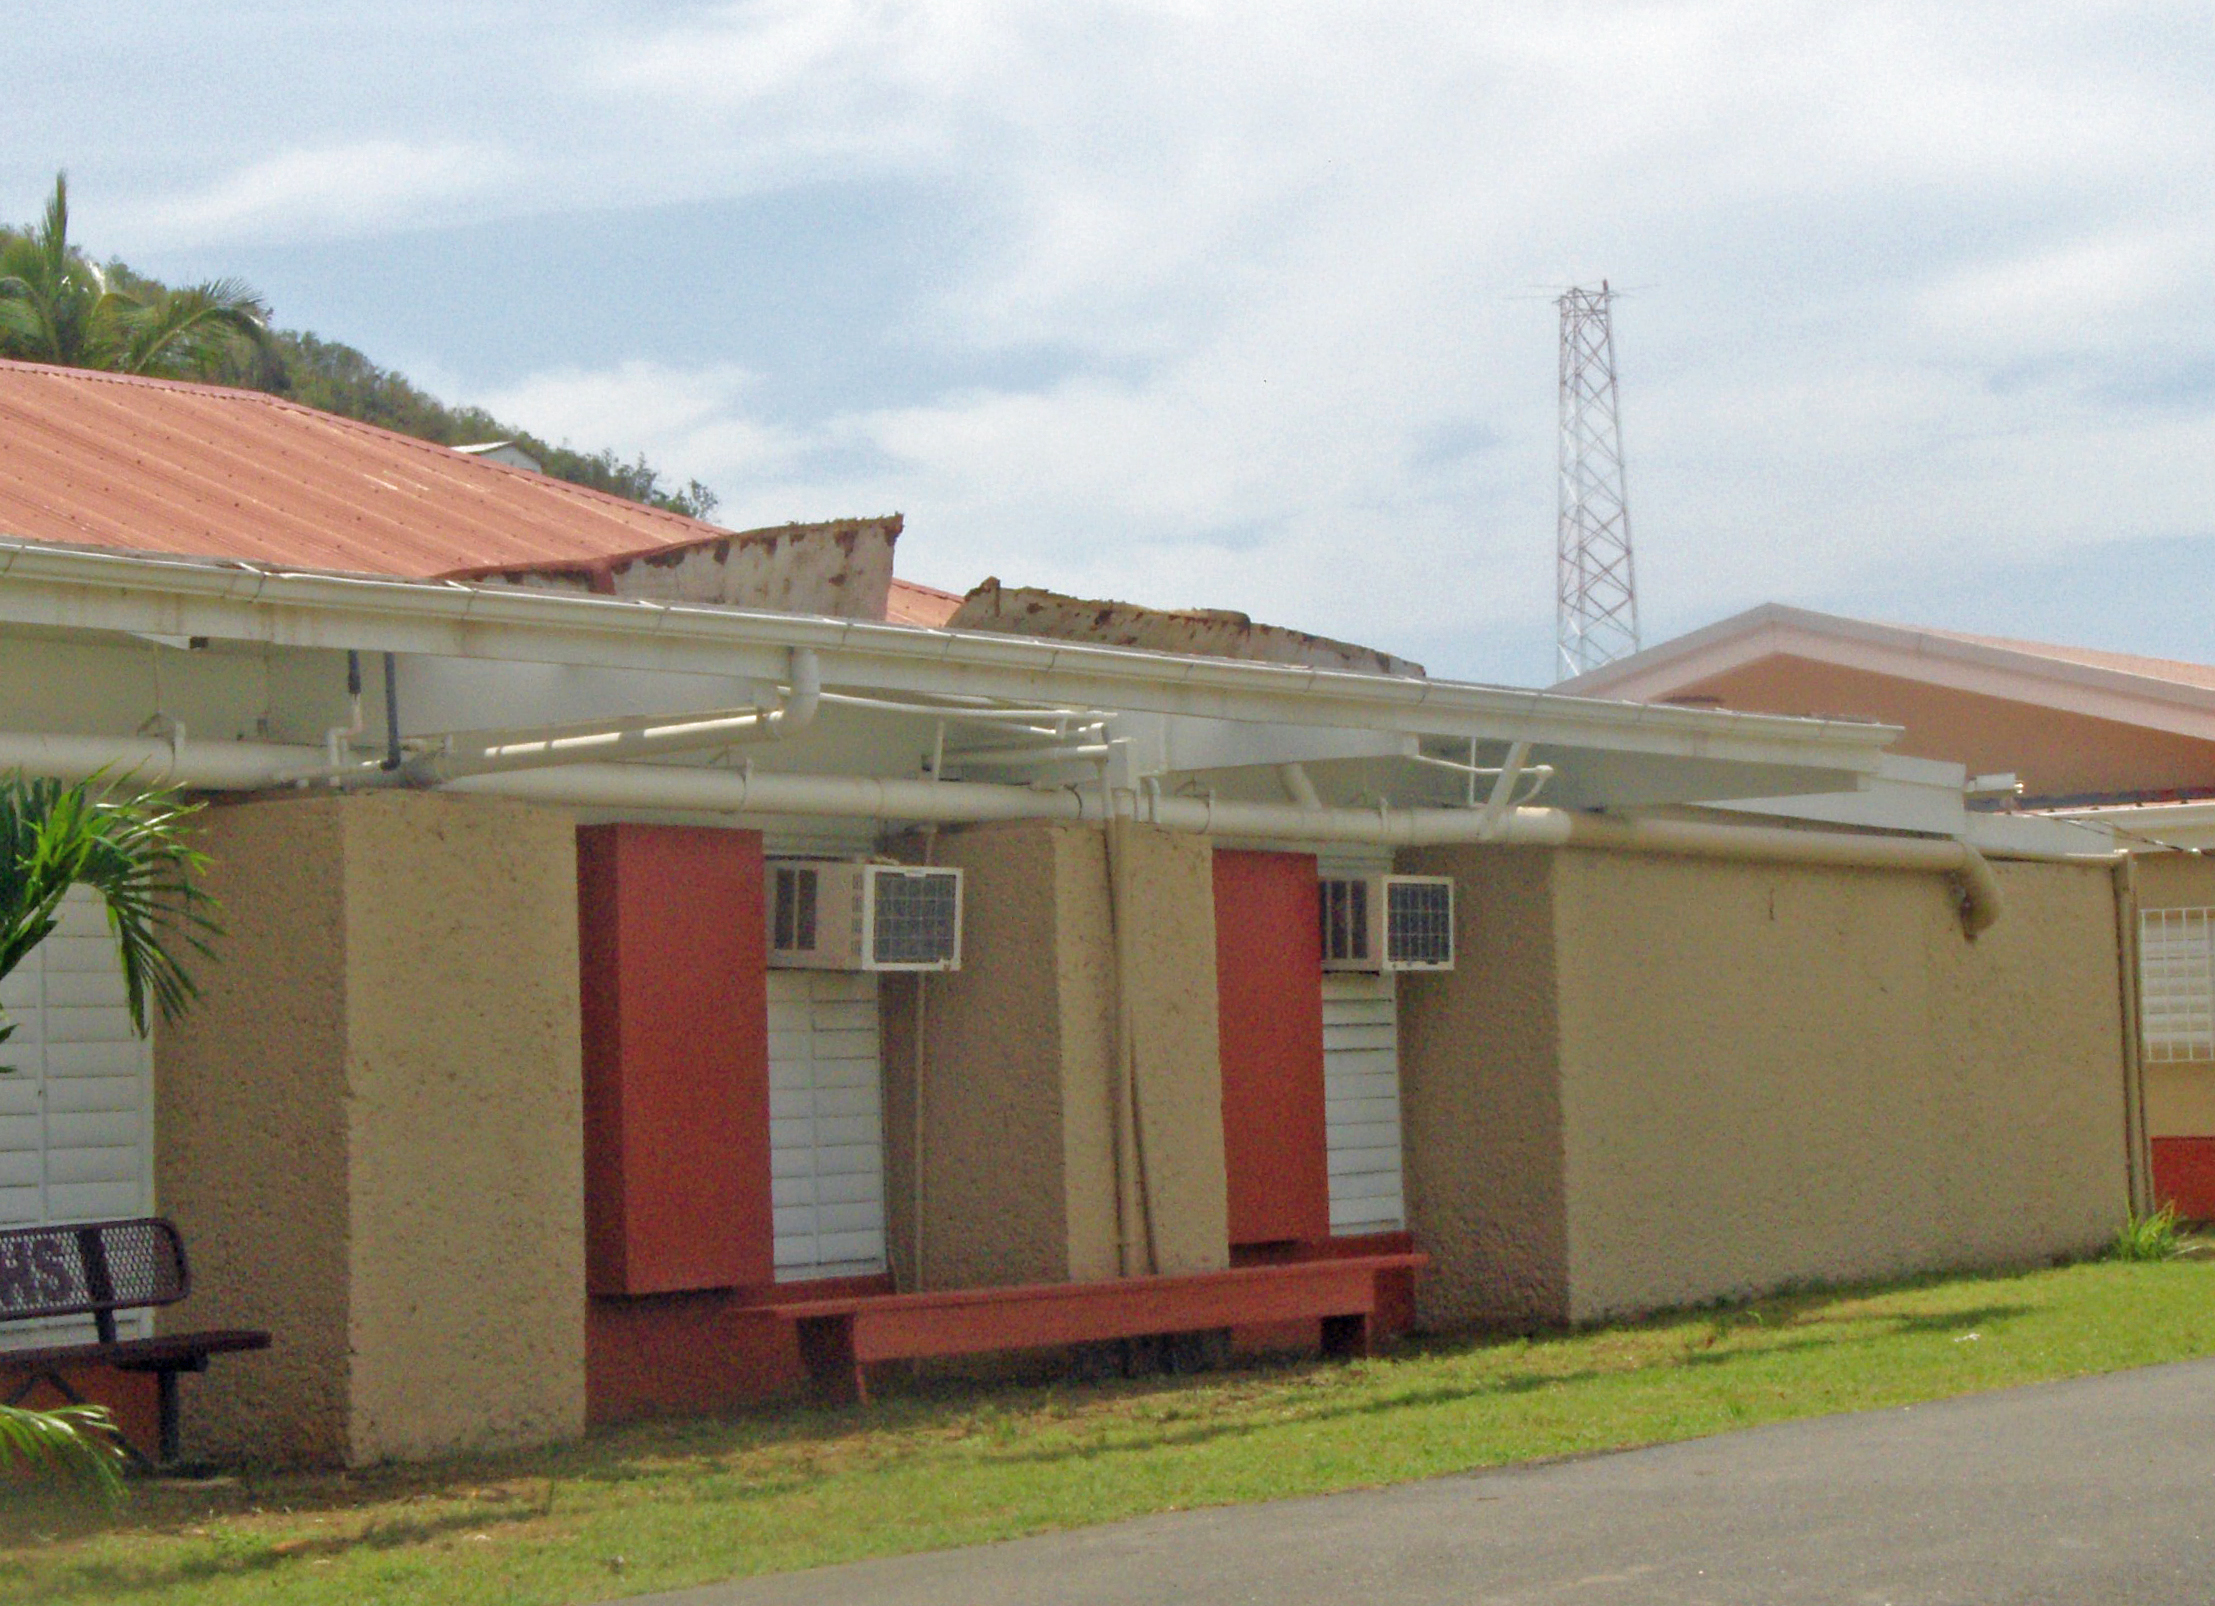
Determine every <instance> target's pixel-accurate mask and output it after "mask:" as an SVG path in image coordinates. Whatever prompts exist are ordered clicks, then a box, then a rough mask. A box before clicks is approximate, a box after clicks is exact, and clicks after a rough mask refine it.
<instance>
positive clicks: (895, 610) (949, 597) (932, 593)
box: [884, 575, 961, 630]
mask: <svg viewBox="0 0 2215 1606" xmlns="http://www.w3.org/2000/svg"><path fill="white" fill-rule="evenodd" d="M960 608H961V598H959V597H958V596H956V595H954V593H953V592H951V591H941V590H939V589H938V588H937V587H936V586H924V585H917V584H916V583H915V582H914V581H913V580H903V579H901V578H900V577H899V576H898V575H894V576H893V577H892V594H891V596H890V597H888V598H887V599H886V601H885V607H884V616H885V618H887V619H889V620H890V621H891V622H892V623H894V624H896V625H925V626H928V627H929V628H930V629H933V630H940V629H943V628H944V627H945V624H946V621H947V620H949V619H951V618H953V616H954V615H955V614H956V613H957V612H959V611H960Z"/></svg>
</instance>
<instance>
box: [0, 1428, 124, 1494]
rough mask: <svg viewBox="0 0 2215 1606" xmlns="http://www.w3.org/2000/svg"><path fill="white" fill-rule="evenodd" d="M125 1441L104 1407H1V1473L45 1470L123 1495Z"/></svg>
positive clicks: (97, 1488)
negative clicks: (20, 1469)
mask: <svg viewBox="0 0 2215 1606" xmlns="http://www.w3.org/2000/svg"><path fill="white" fill-rule="evenodd" d="M123 1460H124V1450H123V1440H122V1437H121V1435H119V1434H118V1433H117V1432H116V1428H115V1419H114V1418H113V1417H111V1416H110V1415H109V1414H108V1408H107V1407H106V1406H104V1405H65V1406H62V1407H60V1408H58V1409H56V1410H52V1411H33V1410H29V1409H26V1408H25V1407H23V1406H20V1405H0V1470H6V1469H8V1468H12V1467H46V1468H50V1469H52V1470H54V1471H57V1472H62V1473H66V1474H68V1475H69V1476H71V1477H74V1478H77V1479H78V1480H80V1481H81V1482H83V1483H84V1484H85V1485H86V1487H88V1488H91V1489H94V1490H97V1491H98V1492H99V1493H101V1494H103V1495H106V1496H108V1497H109V1498H110V1499H113V1498H114V1497H116V1496H118V1495H120V1494H121V1493H122V1492H123Z"/></svg>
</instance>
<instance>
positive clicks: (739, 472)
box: [478, 362, 798, 483]
mask: <svg viewBox="0 0 2215 1606" xmlns="http://www.w3.org/2000/svg"><path fill="white" fill-rule="evenodd" d="M748 382H749V376H748V375H747V373H746V372H745V371H744V370H743V369H740V368H736V367H733V366H729V365H721V366H717V367H713V368H705V369H697V370H691V371H682V372H680V371H677V370H673V369H669V368H665V367H662V366H660V365H659V364H655V363H649V362H627V363H624V364H622V365H621V366H620V367H617V368H615V369H612V370H607V371H603V372H597V373H595V372H588V371H586V370H583V369H577V368H564V369H557V370H554V371H552V372H549V373H543V374H537V375H533V376H532V377H531V378H529V379H526V380H524V381H523V382H521V383H520V384H516V385H512V386H509V387H507V388H505V389H501V390H497V391H494V392H492V393H491V394H489V395H485V396H482V397H480V398H479V399H478V404H479V405H480V406H482V407H484V408H485V409H486V410H487V411H488V412H490V413H492V414H493V415H494V416H495V417H497V418H500V419H503V420H505V421H506V422H508V423H510V424H513V425H515V426H516V427H518V428H521V429H527V430H529V431H531V433H532V434H534V435H537V436H538V437H539V438H540V439H542V440H550V441H552V442H553V443H555V444H556V445H569V446H576V447H578V448H580V449H583V450H598V449H599V448H600V447H602V446H612V447H613V448H614V449H615V450H616V451H617V452H618V454H619V455H621V456H625V457H629V456H632V455H634V454H636V453H638V452H641V451H647V452H649V453H650V455H651V456H653V457H654V458H655V459H656V462H657V466H659V467H662V468H664V469H669V468H676V469H677V483H682V481H683V480H684V479H685V478H686V477H689V476H691V475H695V474H701V473H703V472H704V473H706V474H712V475H714V476H716V477H718V478H720V479H722V480H724V481H725V482H726V483H729V482H731V481H734V480H742V479H750V478H758V477H760V476H762V475H765V474H770V473H775V472H778V471H779V470H780V469H781V468H782V466H783V465H784V464H785V463H786V462H787V461H788V460H789V459H790V457H791V456H792V454H793V452H794V450H795V449H796V447H797V444H798V443H797V442H795V441H793V440H792V439H791V438H790V437H788V436H786V435H785V434H783V433H782V432H780V431H778V430H775V429H771V428H768V427H766V426H764V425H762V424H759V423H756V422H753V421H751V420H749V419H748V418H747V417H746V416H745V414H744V412H743V406H744V400H745V393H746V390H747V386H748ZM679 465H700V466H699V467H690V468H686V467H679Z"/></svg>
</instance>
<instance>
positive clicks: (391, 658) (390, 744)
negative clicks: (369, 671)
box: [377, 652, 401, 773]
mask: <svg viewBox="0 0 2215 1606" xmlns="http://www.w3.org/2000/svg"><path fill="white" fill-rule="evenodd" d="M400 764H401V758H400V662H399V655H398V654H397V653H389V652H388V653H386V654H385V761H384V762H383V763H382V764H380V765H379V766H377V767H378V768H379V769H382V770H385V771H387V772H388V773H389V772H392V771H396V770H398V769H399V768H400Z"/></svg>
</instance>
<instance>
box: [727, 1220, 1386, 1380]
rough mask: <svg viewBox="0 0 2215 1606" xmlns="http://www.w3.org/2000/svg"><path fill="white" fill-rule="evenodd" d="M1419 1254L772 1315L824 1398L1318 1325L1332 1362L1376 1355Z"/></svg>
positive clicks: (859, 1300) (796, 1305)
mask: <svg viewBox="0 0 2215 1606" xmlns="http://www.w3.org/2000/svg"><path fill="white" fill-rule="evenodd" d="M1429 1263H1430V1258H1429V1257H1428V1256H1427V1255H1424V1254H1421V1253H1418V1252H1409V1253H1404V1254H1390V1255H1360V1256H1349V1257H1346V1258H1342V1259H1318V1260H1296V1261H1285V1262H1281V1263H1278V1264H1273V1265H1266V1266H1237V1267H1233V1268H1232V1269H1230V1270H1229V1271H1211V1272H1200V1273H1196V1274H1192V1275H1187V1276H1179V1277H1118V1278H1110V1279H1107V1280H1103V1281H1100V1282H1087V1283H1025V1284H1021V1285H1018V1286H1016V1287H1013V1288H961V1289H953V1290H949V1291H946V1292H943V1293H924V1294H854V1295H848V1296H845V1297H842V1298H834V1299H805V1298H794V1299H786V1300H779V1301H776V1302H774V1303H771V1304H767V1305H764V1306H763V1307H762V1308H763V1309H764V1310H766V1311H767V1312H768V1313H769V1314H770V1315H773V1316H776V1317H778V1318H779V1319H781V1320H783V1321H788V1322H791V1323H792V1324H793V1326H794V1328H795V1329H796V1330H797V1334H798V1337H799V1341H800V1358H801V1360H802V1361H803V1362H804V1363H805V1364H806V1366H807V1369H808V1377H809V1380H810V1381H811V1382H812V1383H813V1384H814V1385H815V1389H816V1392H817V1394H818V1395H819V1396H821V1397H823V1398H825V1399H830V1400H866V1399H867V1398H868V1397H869V1378H868V1368H869V1367H870V1365H871V1364H872V1363H874V1362H877V1361H891V1360H912V1359H918V1358H922V1357H926V1356H941V1355H982V1354H988V1353H990V1352H992V1351H995V1350H1013V1349H1043V1348H1048V1347H1051V1346H1055V1345H1061V1344H1090V1343H1098V1342H1100V1341H1103V1340H1108V1339H1118V1338H1151V1337H1155V1336H1159V1335H1166V1334H1172V1333H1202V1332H1209V1331H1212V1330H1215V1329H1220V1328H1230V1327H1249V1326H1261V1325H1263V1324H1266V1323H1271V1322H1291V1321H1306V1320H1315V1319H1319V1320H1320V1321H1321V1322H1322V1331H1323V1353H1324V1354H1326V1355H1333V1356H1352V1355H1366V1354H1368V1353H1369V1340H1370V1320H1371V1318H1372V1317H1373V1316H1374V1315H1375V1314H1376V1310H1377V1304H1378V1291H1377V1284H1378V1280H1379V1279H1380V1278H1381V1277H1383V1276H1385V1275H1387V1274H1390V1273H1395V1272H1413V1271H1420V1270H1421V1269H1422V1268H1423V1267H1424V1266H1426V1265H1428V1264H1429Z"/></svg>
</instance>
